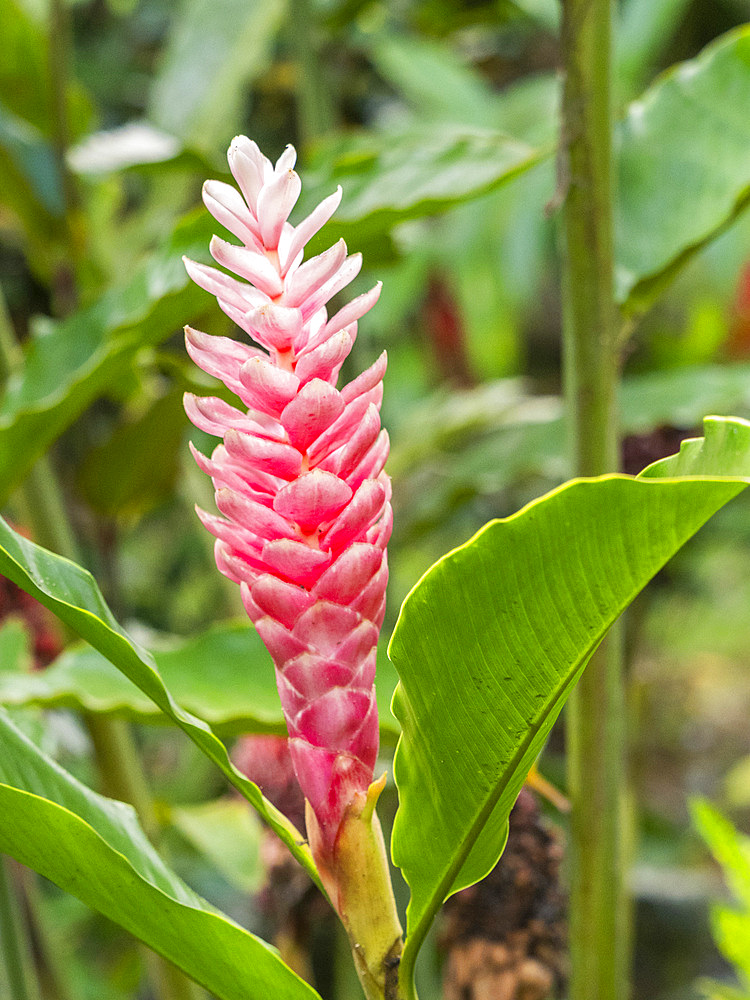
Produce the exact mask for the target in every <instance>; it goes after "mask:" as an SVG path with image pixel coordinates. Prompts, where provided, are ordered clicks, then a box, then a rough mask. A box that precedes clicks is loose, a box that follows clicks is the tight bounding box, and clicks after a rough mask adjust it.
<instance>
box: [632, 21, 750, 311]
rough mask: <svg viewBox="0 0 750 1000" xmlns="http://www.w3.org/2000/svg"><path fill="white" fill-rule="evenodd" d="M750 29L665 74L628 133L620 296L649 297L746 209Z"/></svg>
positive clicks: (636, 300) (639, 301) (641, 103)
mask: <svg viewBox="0 0 750 1000" xmlns="http://www.w3.org/2000/svg"><path fill="white" fill-rule="evenodd" d="M749 103H750V28H742V29H739V30H736V31H732V32H730V33H728V34H727V35H724V36H722V38H720V39H719V40H718V41H717V42H715V43H713V44H712V45H709V46H708V47H707V48H706V49H704V51H703V52H702V53H701V54H700V55H699V56H698V57H697V58H696V59H693V60H690V61H688V62H684V63H681V64H679V65H678V66H676V67H674V68H673V69H671V70H669V71H668V72H667V73H665V74H664V75H663V76H662V77H660V78H659V79H658V80H657V81H656V83H654V84H653V86H652V87H650V88H649V89H648V90H647V91H646V93H645V94H644V95H643V96H642V97H641V99H640V100H638V101H636V102H635V103H634V104H632V105H631V106H630V108H629V109H628V113H627V116H626V118H625V121H624V122H623V123H622V125H621V126H620V129H619V133H618V145H619V151H618V156H617V167H618V174H619V197H618V199H617V202H616V219H615V229H616V232H615V242H616V260H617V268H616V285H617V296H618V299H619V300H620V301H621V302H624V303H626V304H627V306H628V308H629V309H637V308H640V307H643V306H644V305H648V304H649V303H650V302H651V301H652V299H653V296H654V294H655V293H656V291H658V290H659V289H660V287H661V286H662V284H663V282H664V281H665V280H667V279H668V278H669V277H670V276H671V274H672V273H674V271H675V269H676V268H677V267H678V266H680V265H681V264H682V263H684V260H685V258H686V255H691V254H693V253H695V251H696V250H697V249H699V248H700V247H701V246H703V245H705V243H707V242H708V241H709V240H710V239H712V238H713V237H715V236H716V235H717V234H718V232H719V231H720V230H721V229H722V228H723V227H724V226H726V225H727V223H729V222H730V221H731V220H732V219H733V218H735V216H736V215H737V214H738V213H739V212H740V211H741V210H742V209H743V208H744V206H745V201H746V195H747V192H748V189H749V188H750V161H749V160H748V156H747V150H748V145H750V121H748V117H747V115H746V114H745V108H746V107H747V106H748V104H749Z"/></svg>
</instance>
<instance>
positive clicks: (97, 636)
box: [0, 519, 317, 880]
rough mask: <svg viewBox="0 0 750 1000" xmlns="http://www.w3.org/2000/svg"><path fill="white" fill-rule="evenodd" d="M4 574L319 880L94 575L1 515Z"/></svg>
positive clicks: (291, 833) (299, 843)
mask: <svg viewBox="0 0 750 1000" xmlns="http://www.w3.org/2000/svg"><path fill="white" fill-rule="evenodd" d="M0 573H2V574H3V575H4V576H7V577H8V579H10V580H12V581H13V582H14V583H15V584H17V585H18V586H19V587H21V588H22V589H23V590H25V591H27V593H29V594H31V596H32V597H35V598H36V599H37V600H38V601H39V602H40V603H41V604H43V605H44V606H45V607H47V608H49V609H50V611H52V612H53V613H54V614H55V615H57V617H58V618H59V619H60V620H61V621H63V622H64V623H65V624H66V625H68V626H69V627H70V628H72V629H73V630H74V631H75V632H77V633H78V634H79V635H80V636H81V638H83V639H85V640H86V641H87V642H88V643H89V644H90V645H91V646H93V647H94V648H95V649H96V650H98V651H99V652H100V653H101V654H102V655H103V656H105V657H106V658H107V659H108V660H109V661H110V662H111V663H112V664H114V665H115V666H116V667H117V668H118V670H121V671H122V673H124V674H125V676H126V677H127V678H129V680H131V681H132V682H133V683H134V684H135V685H136V686H137V687H139V688H140V689H141V690H142V691H143V692H144V693H145V694H146V695H147V696H148V697H149V698H150V699H151V700H152V701H153V702H154V703H155V704H156V705H158V707H159V708H160V709H161V711H162V712H163V713H164V714H165V715H166V716H167V717H168V718H169V719H171V720H172V721H173V722H175V723H176V724H177V725H178V726H180V728H181V729H183V730H184V731H185V732H186V733H187V735H188V736H189V737H190V738H191V739H192V740H193V742H194V743H195V744H196V746H198V747H199V749H200V750H202V751H203V753H205V754H206V756H207V757H209V758H210V759H211V760H212V761H213V762H214V763H215V764H216V765H217V766H218V767H219V768H220V769H221V771H222V772H223V773H224V774H225V775H226V777H227V778H228V779H229V781H230V782H231V783H232V784H233V785H234V786H235V788H236V789H237V790H238V791H239V792H240V793H241V794H242V795H244V797H245V798H246V799H247V800H248V802H250V804H251V805H252V806H253V807H254V808H255V809H256V810H257V811H258V813H259V815H260V816H261V817H262V818H263V819H264V820H265V821H266V822H267V823H268V824H269V826H270V827H271V828H272V829H274V830H275V831H276V832H277V833H278V835H279V836H280V837H281V839H282V840H283V841H284V843H285V844H286V845H287V846H288V847H289V849H290V850H291V852H292V854H294V856H295V857H296V858H297V860H298V861H300V863H301V864H303V865H304V866H305V867H306V868H307V870H308V871H309V872H310V875H311V876H312V877H313V878H314V879H316V880H317V872H316V870H315V866H314V864H313V862H312V858H311V856H310V851H309V848H308V847H307V844H306V843H305V842H304V838H303V837H301V836H300V834H299V831H298V830H296V829H295V828H294V826H293V825H292V824H291V823H290V822H289V820H287V818H286V817H285V816H283V815H282V814H281V813H280V812H279V810H278V809H276V808H275V806H273V805H272V804H271V803H270V802H269V801H268V800H267V799H265V798H264V797H263V795H262V794H261V792H260V789H259V788H258V786H257V785H255V784H253V782H251V781H248V779H247V778H245V777H244V775H242V774H240V772H239V771H238V770H237V769H236V768H235V767H234V766H233V765H232V763H231V762H230V760H229V757H228V755H227V750H226V747H225V746H224V744H223V743H222V742H221V740H219V739H218V737H217V736H216V735H215V734H214V733H213V731H212V730H211V728H210V727H209V726H208V724H207V723H205V722H203V721H202V720H201V719H199V718H197V717H196V716H194V715H191V714H190V713H189V712H186V711H185V710H184V709H182V708H180V707H179V706H178V704H177V703H176V702H175V700H174V699H173V697H172V695H171V694H170V693H169V691H168V690H167V688H166V687H165V685H164V682H163V680H162V678H161V676H160V675H159V672H158V670H157V667H156V664H155V662H154V660H153V657H152V656H151V654H150V653H149V652H147V651H146V650H145V649H143V647H142V646H140V645H139V644H138V643H136V642H135V641H134V640H132V639H131V638H130V637H129V636H128V635H127V633H126V632H125V631H124V629H123V628H122V627H121V626H120V625H119V624H118V623H117V621H116V620H115V618H114V617H113V615H112V612H111V611H110V610H109V608H108V607H107V604H106V602H105V601H104V598H103V597H102V595H101V592H100V590H99V588H98V586H97V585H96V582H95V581H94V579H93V577H92V576H91V574H90V573H88V572H87V571H86V570H84V569H82V568H81V567H80V566H76V565H75V563H72V562H70V561H69V560H68V559H64V558H62V557H61V556H57V555H54V554H53V553H51V552H48V551H47V550H46V549H43V548H41V546H39V545H35V544H34V543H33V542H30V541H28V539H26V538H23V537H22V536H21V535H19V534H17V533H16V532H15V531H13V529H12V528H10V527H9V526H8V525H7V524H6V523H5V521H3V520H2V519H0Z"/></svg>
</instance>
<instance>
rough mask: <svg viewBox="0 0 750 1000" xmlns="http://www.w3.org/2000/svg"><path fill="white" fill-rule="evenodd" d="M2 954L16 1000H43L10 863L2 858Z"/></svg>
mask: <svg viewBox="0 0 750 1000" xmlns="http://www.w3.org/2000/svg"><path fill="white" fill-rule="evenodd" d="M0 954H2V958H3V962H4V965H5V971H6V976H7V981H8V988H9V990H10V995H11V997H12V998H13V1000H39V998H40V995H41V994H40V990H39V983H38V982H37V979H36V975H35V971H34V962H33V959H32V956H31V949H30V946H29V941H28V936H27V935H26V934H25V933H24V930H23V926H22V917H21V913H20V912H19V906H18V900H17V899H16V897H15V893H14V891H13V885H12V881H11V879H10V871H9V865H8V861H7V860H6V859H5V858H4V857H2V856H0Z"/></svg>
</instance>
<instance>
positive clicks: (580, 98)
mask: <svg viewBox="0 0 750 1000" xmlns="http://www.w3.org/2000/svg"><path fill="white" fill-rule="evenodd" d="M612 20H613V5H612V0H566V2H565V3H564V4H563V23H562V50H563V60H564V70H565V83H564V92H563V118H562V137H561V150H560V156H561V159H560V168H561V169H560V182H561V184H562V185H563V193H564V202H563V213H562V215H563V220H562V221H563V235H564V316H563V333H564V337H563V339H564V351H563V357H564V382H565V393H566V403H567V408H568V419H569V428H570V440H571V450H572V456H573V471H574V474H575V475H578V476H599V475H603V474H605V473H610V472H615V471H617V467H618V418H617V390H618V381H619V356H618V355H619V350H618V342H619V331H620V318H619V314H618V309H617V306H616V303H615V299H614V251H613V210H612V205H613V195H614V176H613V174H614V170H613V156H612V96H611V82H612ZM602 514H603V516H606V512H602ZM624 716H625V691H624V680H623V655H622V636H621V632H620V631H619V629H618V628H617V626H615V628H614V629H613V630H611V631H610V633H609V635H608V636H607V638H606V639H605V641H604V642H603V643H602V645H601V646H600V647H599V649H598V650H597V651H596V653H595V654H594V656H593V657H592V658H591V660H590V662H589V664H588V666H587V667H586V669H585V671H584V673H583V676H582V678H581V681H580V682H579V684H578V687H577V689H576V690H575V691H574V692H573V695H572V697H571V699H570V702H569V708H568V715H567V723H568V750H567V754H568V782H569V790H570V797H571V805H572V814H571V843H570V882H571V898H570V951H571V983H570V992H569V996H570V1000H625V998H626V997H627V996H628V973H627V967H628V937H629V935H628V921H627V896H626V891H625V876H624V856H623V844H622V838H623V830H624V777H625V753H626V750H625V731H624Z"/></svg>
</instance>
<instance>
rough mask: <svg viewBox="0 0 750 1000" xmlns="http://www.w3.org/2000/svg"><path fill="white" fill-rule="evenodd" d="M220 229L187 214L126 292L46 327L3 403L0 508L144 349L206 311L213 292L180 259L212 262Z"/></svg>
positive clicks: (0, 409)
mask: <svg viewBox="0 0 750 1000" xmlns="http://www.w3.org/2000/svg"><path fill="white" fill-rule="evenodd" d="M215 228H216V227H215V226H214V225H213V223H212V221H211V220H210V218H209V217H208V215H207V213H206V212H200V213H199V214H198V215H196V216H190V217H188V218H187V219H186V220H185V221H184V222H183V223H181V225H180V226H178V228H177V230H176V231H175V233H174V235H173V237H172V239H171V240H169V242H168V243H167V244H166V246H165V247H164V248H163V249H162V250H160V251H159V252H157V253H155V254H153V255H152V256H151V257H150V258H149V259H148V260H147V261H145V262H144V264H143V265H142V266H141V267H140V268H138V269H137V270H136V272H135V273H134V274H133V275H132V277H130V279H129V280H128V282H127V283H126V284H125V285H124V286H123V287H122V288H117V289H114V290H112V291H111V292H108V293H107V294H106V295H104V296H103V297H102V298H101V299H100V300H99V301H98V302H96V303H95V304H94V305H93V306H91V307H89V308H87V309H83V310H81V311H80V312H77V313H75V314H74V315H73V316H71V318H70V319H68V320H66V321H65V322H63V323H59V324H55V325H53V324H45V325H44V326H40V327H39V329H38V330H37V335H36V336H35V338H34V339H33V341H32V343H31V346H30V349H29V351H28V354H27V356H26V362H25V364H24V366H23V368H22V369H21V371H20V372H17V373H16V374H15V375H14V376H13V377H12V378H11V380H10V381H9V383H8V386H7V389H6V392H5V395H4V396H3V398H2V401H0V483H2V486H1V487H0V503H2V502H4V501H5V500H7V498H8V496H9V495H10V494H11V493H12V492H13V490H14V489H15V488H16V487H17V486H18V485H19V484H20V483H21V482H22V481H23V479H24V477H25V476H26V474H27V473H28V471H29V469H30V468H31V466H32V465H33V463H34V462H35V461H36V459H37V458H38V457H39V456H40V455H41V454H42V453H43V452H44V450H45V449H46V448H47V447H48V446H49V445H50V444H51V443H52V441H54V440H55V439H56V438H57V436H58V435H59V434H61V433H62V431H63V430H65V428H66V427H68V426H69V425H70V424H71V423H72V421H73V420H75V419H76V418H77V417H78V416H79V415H80V414H81V413H82V412H83V410H84V409H85V408H86V407H87V406H88V405H89V403H91V402H92V400H94V399H95V398H96V397H97V395H98V394H99V393H101V392H104V391H106V389H107V386H108V385H109V384H111V382H115V381H116V380H117V379H118V378H120V377H121V375H122V373H123V372H124V371H125V370H126V369H127V367H128V365H129V364H130V363H131V362H132V360H133V358H134V357H135V355H136V353H137V352H138V351H139V350H141V349H142V348H144V347H151V346H153V345H155V344H158V343H160V342H161V341H162V340H165V339H166V338H167V337H168V336H170V335H171V334H172V333H173V332H174V331H175V330H177V329H179V328H180V327H182V326H183V325H184V323H185V322H186V320H188V319H191V318H192V317H194V316H195V315H196V314H197V313H199V312H204V311H205V308H206V295H205V293H204V292H202V291H201V290H200V289H199V288H198V287H197V286H196V285H194V284H193V283H192V282H191V281H190V280H189V279H188V276H187V273H186V271H185V268H184V266H183V264H182V260H181V256H182V254H188V255H189V256H193V257H198V258H205V256H206V248H207V247H208V243H209V240H210V238H211V233H212V232H213V230H214V229H215Z"/></svg>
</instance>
